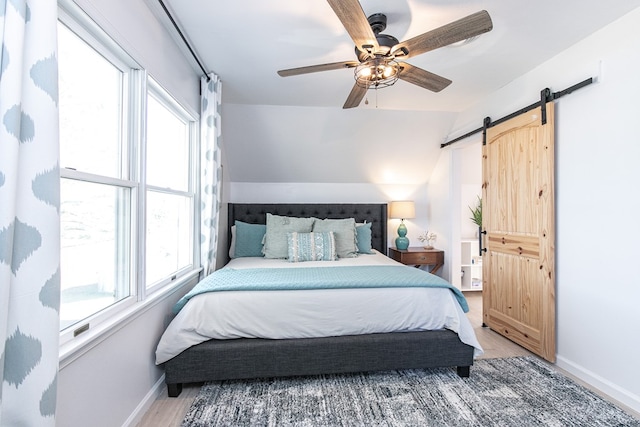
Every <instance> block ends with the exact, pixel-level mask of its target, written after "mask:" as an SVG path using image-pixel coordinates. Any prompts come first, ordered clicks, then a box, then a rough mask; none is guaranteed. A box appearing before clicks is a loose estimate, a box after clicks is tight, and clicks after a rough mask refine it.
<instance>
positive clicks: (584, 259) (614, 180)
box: [443, 9, 640, 411]
mask: <svg viewBox="0 0 640 427" xmlns="http://www.w3.org/2000/svg"><path fill="white" fill-rule="evenodd" d="M638 27H640V9H636V10H634V11H633V12H631V13H629V14H628V15H626V16H624V17H623V18H621V19H620V20H618V21H616V22H614V23H613V24H611V25H609V26H608V27H606V28H604V29H603V30H601V31H599V32H597V33H595V34H593V35H592V36H591V37H588V38H587V39H585V40H583V41H581V42H580V43H578V44H577V45H575V46H574V47H572V48H570V49H568V50H567V51H565V52H563V53H562V54H560V55H558V56H557V57H555V58H553V59H551V60H550V61H548V62H547V63H545V64H542V65H541V66H539V67H538V68H536V69H534V70H532V71H531V72H529V73H528V74H526V75H525V76H523V77H522V78H520V79H518V80H516V81H514V82H512V83H511V84H509V85H507V86H506V87H504V88H502V89H500V90H499V91H497V92H496V93H494V94H492V96H490V97H488V99H486V100H485V101H484V102H482V103H480V104H478V105H476V106H474V107H473V108H471V109H469V110H468V111H466V112H464V113H463V114H461V115H460V117H459V120H458V122H457V123H456V126H455V128H454V129H455V133H457V134H463V133H465V132H466V131H469V130H471V129H474V128H477V127H479V126H481V125H482V119H483V117H485V116H491V117H492V118H494V119H498V118H500V117H502V116H504V115H506V114H509V113H511V112H512V111H515V110H517V109H519V108H521V107H524V106H525V105H529V104H531V103H532V102H535V100H536V99H539V93H540V90H541V89H543V88H545V87H549V88H551V90H552V91H558V90H562V89H565V88H566V87H569V86H571V85H572V84H574V83H577V82H579V81H582V80H584V79H586V78H588V77H591V76H593V77H598V83H596V84H593V85H591V86H589V87H587V88H584V89H581V90H579V91H576V92H574V93H573V94H571V95H568V96H566V97H564V98H562V99H560V100H559V101H558V102H557V114H556V236H557V237H556V271H557V275H556V278H557V282H556V292H557V334H558V336H557V356H558V362H557V363H558V366H560V367H562V368H564V369H566V370H568V371H570V372H572V373H574V374H575V375H577V376H578V377H580V378H581V379H583V380H585V381H587V382H588V383H591V384H593V385H595V386H596V387H598V388H600V389H601V390H603V391H605V392H607V393H608V394H610V395H611V396H613V397H614V398H617V399H619V400H620V401H622V402H623V403H625V404H627V405H629V406H630V407H632V408H633V409H634V410H636V411H640V371H639V370H638V369H636V367H635V364H636V363H635V362H636V360H637V359H638V350H640V310H638V308H637V304H638V301H640V286H639V285H638V283H640V282H639V280H638V274H637V271H636V270H637V269H636V266H637V257H638V242H639V241H640V221H639V220H638V212H639V211H640V198H639V197H638V185H639V184H640V168H639V167H638V162H639V160H640V141H639V138H638V129H637V125H638V119H639V118H640V102H639V101H640V81H639V80H638V70H639V69H640V49H638V48H637V46H638V41H639V40H640V39H639V37H638ZM454 136H455V135H454ZM444 185H446V184H444V183H443V186H444Z"/></svg>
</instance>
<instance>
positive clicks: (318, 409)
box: [182, 357, 640, 427]
mask: <svg viewBox="0 0 640 427" xmlns="http://www.w3.org/2000/svg"><path fill="white" fill-rule="evenodd" d="M182 426H183V427H195V426H483V427H484V426H501V427H503V426H518V427H529V426H640V420H637V419H635V418H633V417H631V416H630V415H627V414H626V413H625V412H623V411H622V410H620V409H618V408H617V407H616V406H614V405H612V404H610V403H609V402H607V401H605V400H603V399H602V398H600V397H599V396H597V395H596V394H594V393H592V392H591V391H589V390H587V389H586V388H584V387H582V386H580V385H579V384H577V383H575V382H574V381H572V380H571V379H569V378H567V377H565V376H563V375H561V374H559V373H557V372H555V371H554V370H552V369H551V368H550V367H548V366H547V365H545V364H544V363H543V362H541V361H539V360H537V359H535V358H533V357H514V358H505V359H483V360H478V361H476V362H475V364H474V365H473V367H472V368H471V377H470V378H464V379H463V378H460V377H458V376H457V374H456V373H455V369H416V370H403V371H386V372H373V373H364V374H344V375H321V376H309V377H300V378H276V379H262V380H238V381H219V382H212V383H207V384H205V385H204V386H203V387H202V389H201V390H200V393H199V394H198V395H197V397H196V398H195V401H194V402H193V404H192V406H191V408H190V409H189V411H188V412H187V415H186V417H185V419H184V420H183V422H182Z"/></svg>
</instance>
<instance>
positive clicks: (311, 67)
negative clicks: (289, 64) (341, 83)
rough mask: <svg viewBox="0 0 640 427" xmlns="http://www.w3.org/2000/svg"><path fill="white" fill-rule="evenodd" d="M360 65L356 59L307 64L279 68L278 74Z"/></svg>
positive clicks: (292, 74) (293, 74)
mask: <svg viewBox="0 0 640 427" xmlns="http://www.w3.org/2000/svg"><path fill="white" fill-rule="evenodd" d="M358 65H360V63H359V62H357V61H343V62H332V63H330V64H319V65H309V66H307V67H299V68H290V69H288V70H280V71H278V74H279V75H280V76H282V77H289V76H297V75H300V74H309V73H317V72H319V71H329V70H338V69H340V68H354V67H357V66H358Z"/></svg>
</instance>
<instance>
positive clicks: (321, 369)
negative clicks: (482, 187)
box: [164, 203, 473, 397]
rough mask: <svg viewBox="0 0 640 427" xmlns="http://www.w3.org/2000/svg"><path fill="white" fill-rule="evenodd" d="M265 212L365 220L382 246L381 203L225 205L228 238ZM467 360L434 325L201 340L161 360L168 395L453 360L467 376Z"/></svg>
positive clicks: (453, 337) (464, 349)
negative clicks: (227, 383) (201, 386)
mask: <svg viewBox="0 0 640 427" xmlns="http://www.w3.org/2000/svg"><path fill="white" fill-rule="evenodd" d="M267 213H272V214H275V215H284V216H295V217H316V218H355V219H356V222H365V221H366V222H371V223H372V225H371V230H372V232H371V234H372V246H373V248H375V249H377V250H379V251H380V252H382V253H386V252H387V205H386V204H231V203H230V204H229V218H228V223H229V241H230V240H231V232H230V230H231V226H232V225H233V224H234V222H235V221H236V220H239V221H243V222H248V223H255V224H257V223H261V224H264V223H265V222H266V214H267ZM472 364H473V347H471V346H469V345H467V344H464V343H462V342H461V341H460V339H459V338H458V335H457V334H456V333H455V332H452V331H449V330H435V331H423V332H398V333H385V334H368V335H355V336H341V337H327V338H303V339H282V340H268V339H257V338H241V339H233V340H209V341H206V342H203V343H201V344H198V345H195V346H193V347H191V348H189V349H187V350H185V351H183V352H182V353H181V354H179V355H178V356H176V357H174V358H173V359H171V360H169V361H167V362H165V363H164V368H165V382H166V384H167V389H168V393H169V396H171V397H175V396H178V395H179V394H180V392H181V391H182V384H184V383H193V382H203V381H216V380H227V379H242V378H263V377H282V376H300V375H317V374H332V373H345V372H363V371H381V370H391V369H411V368H432V367H454V366H455V367H457V372H458V375H460V376H461V377H468V376H469V370H470V366H471V365H472Z"/></svg>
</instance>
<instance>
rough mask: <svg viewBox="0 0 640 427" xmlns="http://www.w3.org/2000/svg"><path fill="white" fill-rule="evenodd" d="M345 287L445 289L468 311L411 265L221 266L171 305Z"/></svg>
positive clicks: (438, 280) (438, 281)
mask: <svg viewBox="0 0 640 427" xmlns="http://www.w3.org/2000/svg"><path fill="white" fill-rule="evenodd" d="M345 288H447V289H449V290H451V292H453V294H454V295H455V297H456V299H457V300H458V302H459V303H460V306H461V307H462V310H463V311H464V312H465V313H466V312H468V311H469V306H468V305H467V300H466V299H465V297H464V295H463V294H462V292H460V290H458V289H457V288H455V287H453V286H452V285H451V284H449V282H447V281H446V280H444V279H442V278H440V277H438V276H436V275H434V274H431V273H427V272H426V271H424V270H420V269H418V268H414V267H408V266H404V265H398V266H395V265H376V266H361V267H309V268H248V269H234V268H229V267H227V268H222V269H220V270H217V271H215V272H214V273H212V274H210V275H209V276H207V277H205V278H204V279H202V280H201V281H200V282H199V283H198V284H197V285H196V286H194V287H193V289H192V290H191V291H190V292H189V293H187V294H186V295H185V296H183V297H182V298H181V299H180V300H179V301H178V302H177V303H176V305H175V306H174V307H173V311H174V313H178V312H179V311H180V310H181V309H182V307H184V305H185V304H186V303H187V302H188V301H189V300H190V299H191V298H193V297H194V296H196V295H200V294H202V293H205V292H219V291H284V290H306V289H345Z"/></svg>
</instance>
